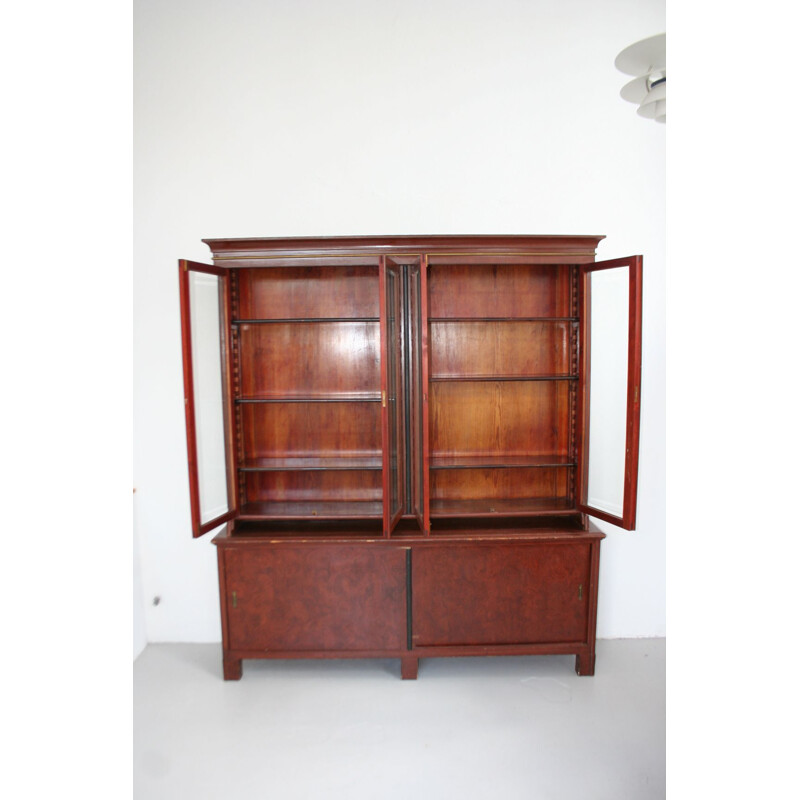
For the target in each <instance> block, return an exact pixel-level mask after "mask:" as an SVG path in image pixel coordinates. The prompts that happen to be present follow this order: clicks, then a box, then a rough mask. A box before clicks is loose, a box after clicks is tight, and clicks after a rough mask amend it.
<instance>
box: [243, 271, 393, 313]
mask: <svg viewBox="0 0 800 800" xmlns="http://www.w3.org/2000/svg"><path fill="white" fill-rule="evenodd" d="M238 312H239V317H240V318H241V319H286V318H291V317H295V318H300V319H303V318H308V317H322V318H324V317H373V318H375V319H376V320H377V318H378V313H379V306H378V271H377V269H376V268H375V267H368V266H367V267H365V266H350V265H344V266H339V267H285V268H275V269H252V270H240V271H239V309H238Z"/></svg>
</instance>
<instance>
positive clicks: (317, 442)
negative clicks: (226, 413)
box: [240, 402, 381, 459]
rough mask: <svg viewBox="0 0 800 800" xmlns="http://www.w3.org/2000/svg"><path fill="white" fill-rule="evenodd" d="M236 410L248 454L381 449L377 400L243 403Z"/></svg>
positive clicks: (363, 453) (367, 453) (319, 454)
mask: <svg viewBox="0 0 800 800" xmlns="http://www.w3.org/2000/svg"><path fill="white" fill-rule="evenodd" d="M240 411H241V418H242V439H243V442H244V455H245V458H247V459H252V458H281V457H311V458H324V457H331V456H354V457H367V458H371V457H376V456H380V453H381V428H380V412H381V408H380V404H379V403H371V402H366V403H364V402H352V403H324V402H319V403H303V402H298V403H246V404H243V405H242V406H241V407H240Z"/></svg>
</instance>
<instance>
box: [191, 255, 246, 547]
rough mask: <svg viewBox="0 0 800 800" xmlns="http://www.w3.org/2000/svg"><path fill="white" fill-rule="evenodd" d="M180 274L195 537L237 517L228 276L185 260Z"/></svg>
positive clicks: (224, 272) (225, 272)
mask: <svg viewBox="0 0 800 800" xmlns="http://www.w3.org/2000/svg"><path fill="white" fill-rule="evenodd" d="M178 271H179V275H180V295H181V336H182V340H183V386H184V404H185V407H186V445H187V453H188V458H189V498H190V504H191V511H192V534H193V535H194V536H201V535H202V534H204V533H206V532H208V531H210V530H213V529H214V528H216V527H218V526H219V525H221V524H222V523H223V522H226V521H227V520H229V519H231V517H233V516H234V513H235V502H234V499H233V498H234V487H233V483H232V479H231V476H232V475H233V469H232V464H231V458H232V451H231V446H230V442H231V435H230V415H229V409H228V403H227V397H228V391H227V390H228V381H229V375H228V359H227V355H226V354H227V347H226V330H228V329H229V327H230V325H229V313H228V273H227V271H226V270H223V269H219V268H218V267H212V266H209V265H208V264H198V263H196V262H193V261H183V260H182V261H180V262H179V263H178Z"/></svg>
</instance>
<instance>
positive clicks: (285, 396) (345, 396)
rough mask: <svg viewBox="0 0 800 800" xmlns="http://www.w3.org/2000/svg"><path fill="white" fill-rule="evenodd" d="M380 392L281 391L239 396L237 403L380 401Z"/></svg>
mask: <svg viewBox="0 0 800 800" xmlns="http://www.w3.org/2000/svg"><path fill="white" fill-rule="evenodd" d="M380 401H381V393H380V392H303V393H302V394H291V393H288V392H280V393H275V394H263V395H260V396H259V397H237V398H236V402H237V403H380Z"/></svg>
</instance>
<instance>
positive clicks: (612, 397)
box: [587, 266, 629, 517]
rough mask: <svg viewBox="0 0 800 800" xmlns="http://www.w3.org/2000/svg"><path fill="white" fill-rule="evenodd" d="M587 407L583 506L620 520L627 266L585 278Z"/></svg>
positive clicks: (622, 473)
mask: <svg viewBox="0 0 800 800" xmlns="http://www.w3.org/2000/svg"><path fill="white" fill-rule="evenodd" d="M587 277H588V288H589V291H590V295H589V296H590V314H589V319H590V323H589V324H590V331H589V333H590V341H591V345H590V351H589V356H590V365H589V375H590V381H591V384H590V403H589V470H588V486H587V501H588V505H589V506H592V507H594V508H597V509H600V510H601V511H606V512H607V513H609V514H612V515H614V516H615V517H621V516H622V511H623V498H624V494H625V444H626V442H625V435H626V418H627V405H628V404H627V392H628V291H629V269H628V267H627V266H624V267H615V268H612V269H604V270H598V271H597V272H590V273H589V274H588V276H587Z"/></svg>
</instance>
